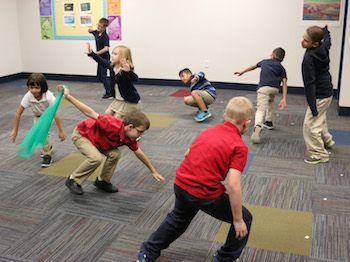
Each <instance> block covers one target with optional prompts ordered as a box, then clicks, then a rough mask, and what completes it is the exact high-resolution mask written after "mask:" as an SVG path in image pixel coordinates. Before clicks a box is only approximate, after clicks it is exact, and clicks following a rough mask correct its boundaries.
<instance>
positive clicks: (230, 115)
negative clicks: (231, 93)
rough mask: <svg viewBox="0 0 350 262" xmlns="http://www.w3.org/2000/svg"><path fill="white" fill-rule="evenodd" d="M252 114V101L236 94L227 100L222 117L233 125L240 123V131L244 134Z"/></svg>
mask: <svg viewBox="0 0 350 262" xmlns="http://www.w3.org/2000/svg"><path fill="white" fill-rule="evenodd" d="M254 114H255V112H254V106H253V103H252V102H251V101H250V100H249V99H248V98H245V97H243V96H236V97H234V98H232V99H231V100H230V101H229V102H228V104H227V106H226V110H225V114H224V119H225V120H226V121H229V122H231V123H233V124H235V125H242V126H243V129H242V130H241V133H242V134H244V133H245V132H246V131H247V129H248V127H249V124H250V121H251V119H252V118H253V116H254Z"/></svg>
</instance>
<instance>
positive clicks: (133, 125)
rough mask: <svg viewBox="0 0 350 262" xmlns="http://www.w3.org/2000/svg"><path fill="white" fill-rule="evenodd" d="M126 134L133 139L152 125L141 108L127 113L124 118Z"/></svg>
mask: <svg viewBox="0 0 350 262" xmlns="http://www.w3.org/2000/svg"><path fill="white" fill-rule="evenodd" d="M123 122H124V130H125V135H126V136H127V137H129V138H130V139H131V140H135V139H136V138H138V137H140V136H141V135H142V134H143V133H144V132H145V131H146V130H148V129H149V128H150V126H151V123H150V121H149V119H148V117H147V116H146V115H145V114H144V113H142V112H141V111H140V110H134V111H131V112H129V113H127V114H126V115H125V116H124V118H123Z"/></svg>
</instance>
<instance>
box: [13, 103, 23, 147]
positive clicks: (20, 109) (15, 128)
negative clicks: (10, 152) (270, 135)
mask: <svg viewBox="0 0 350 262" xmlns="http://www.w3.org/2000/svg"><path fill="white" fill-rule="evenodd" d="M24 109H25V108H24V107H23V106H22V105H19V107H18V109H17V112H16V114H15V121H14V125H13V131H12V132H11V142H12V143H14V142H15V141H16V137H17V133H18V126H19V121H20V120H21V115H22V113H23V111H24Z"/></svg>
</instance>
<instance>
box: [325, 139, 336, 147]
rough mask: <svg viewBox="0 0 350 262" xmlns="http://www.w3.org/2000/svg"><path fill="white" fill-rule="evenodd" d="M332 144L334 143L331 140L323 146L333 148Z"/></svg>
mask: <svg viewBox="0 0 350 262" xmlns="http://www.w3.org/2000/svg"><path fill="white" fill-rule="evenodd" d="M334 144H335V142H334V141H333V140H331V141H329V142H327V143H325V144H324V146H325V147H326V148H332V146H333V145H334Z"/></svg>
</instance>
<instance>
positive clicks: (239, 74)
mask: <svg viewBox="0 0 350 262" xmlns="http://www.w3.org/2000/svg"><path fill="white" fill-rule="evenodd" d="M233 74H234V75H238V76H241V75H243V72H234V73H233Z"/></svg>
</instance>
